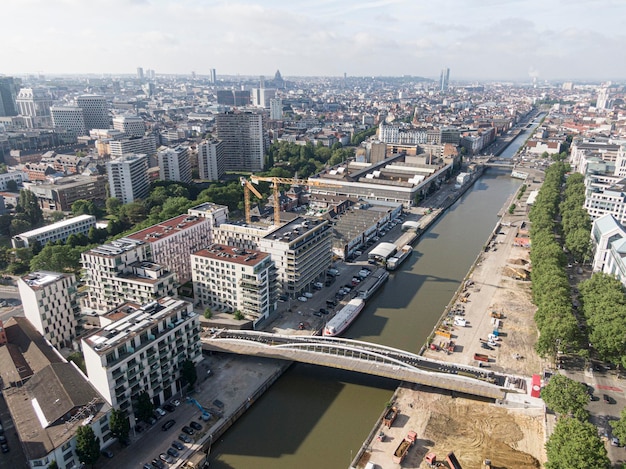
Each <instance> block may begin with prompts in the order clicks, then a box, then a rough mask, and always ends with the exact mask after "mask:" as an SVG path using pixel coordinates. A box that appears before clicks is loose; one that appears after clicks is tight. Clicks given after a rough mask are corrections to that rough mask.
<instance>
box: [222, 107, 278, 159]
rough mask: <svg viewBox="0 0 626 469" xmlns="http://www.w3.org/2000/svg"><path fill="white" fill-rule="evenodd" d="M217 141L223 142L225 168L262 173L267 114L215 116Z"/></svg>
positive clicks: (250, 113)
mask: <svg viewBox="0 0 626 469" xmlns="http://www.w3.org/2000/svg"><path fill="white" fill-rule="evenodd" d="M215 126H216V129H217V138H218V139H219V140H222V141H223V142H224V169H225V170H226V171H228V170H237V171H262V170H263V167H264V165H265V149H266V138H265V131H264V115H263V114H260V113H259V114H257V113H252V112H227V113H224V114H217V115H216V116H215Z"/></svg>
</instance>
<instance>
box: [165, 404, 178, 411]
mask: <svg viewBox="0 0 626 469" xmlns="http://www.w3.org/2000/svg"><path fill="white" fill-rule="evenodd" d="M163 408H164V409H165V410H167V411H168V412H174V410H176V407H174V406H173V405H172V404H165V405H163Z"/></svg>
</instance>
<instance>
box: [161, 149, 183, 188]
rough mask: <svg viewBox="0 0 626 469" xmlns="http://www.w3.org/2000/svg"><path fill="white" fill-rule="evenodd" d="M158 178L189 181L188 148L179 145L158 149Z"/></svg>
mask: <svg viewBox="0 0 626 469" xmlns="http://www.w3.org/2000/svg"><path fill="white" fill-rule="evenodd" d="M157 161H158V166H159V179H161V181H179V182H184V183H186V184H189V183H191V162H190V161H189V148H187V147H183V146H181V145H178V146H176V147H175V148H167V149H163V150H160V151H159V152H158V154H157Z"/></svg>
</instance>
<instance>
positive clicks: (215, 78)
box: [211, 68, 217, 84]
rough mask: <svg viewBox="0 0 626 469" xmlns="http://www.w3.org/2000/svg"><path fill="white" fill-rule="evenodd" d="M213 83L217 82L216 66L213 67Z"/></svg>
mask: <svg viewBox="0 0 626 469" xmlns="http://www.w3.org/2000/svg"><path fill="white" fill-rule="evenodd" d="M211 83H213V84H215V83H217V75H216V73H215V69H214V68H212V69H211Z"/></svg>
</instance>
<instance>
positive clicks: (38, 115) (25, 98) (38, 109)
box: [16, 88, 52, 128]
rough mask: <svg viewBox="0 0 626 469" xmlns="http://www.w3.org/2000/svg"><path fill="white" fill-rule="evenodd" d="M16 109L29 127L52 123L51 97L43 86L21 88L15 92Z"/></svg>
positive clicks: (44, 125) (45, 125)
mask: <svg viewBox="0 0 626 469" xmlns="http://www.w3.org/2000/svg"><path fill="white" fill-rule="evenodd" d="M16 104H17V110H18V112H19V114H20V115H21V116H23V117H24V119H25V121H26V126H27V127H29V128H35V127H47V126H50V125H52V117H51V114H50V108H51V107H52V97H51V96H50V93H49V92H48V90H47V89H45V88H22V89H21V90H20V91H19V93H18V94H17V99H16Z"/></svg>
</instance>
